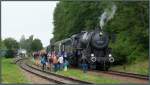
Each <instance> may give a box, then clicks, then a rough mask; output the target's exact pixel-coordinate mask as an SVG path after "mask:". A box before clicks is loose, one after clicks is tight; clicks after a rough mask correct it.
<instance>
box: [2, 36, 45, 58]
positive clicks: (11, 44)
mask: <svg viewBox="0 0 150 85" xmlns="http://www.w3.org/2000/svg"><path fill="white" fill-rule="evenodd" d="M18 49H25V50H27V52H28V54H30V53H32V52H33V51H38V50H41V49H43V45H42V42H41V40H40V39H38V38H35V39H33V35H31V36H30V37H29V38H28V39H25V36H24V35H22V37H21V39H20V41H19V42H17V41H16V40H15V39H14V38H11V37H9V38H6V39H4V40H3V41H1V42H0V50H3V51H4V50H5V51H6V55H5V57H14V52H16V51H17V50H18Z"/></svg>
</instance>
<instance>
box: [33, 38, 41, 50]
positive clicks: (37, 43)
mask: <svg viewBox="0 0 150 85" xmlns="http://www.w3.org/2000/svg"><path fill="white" fill-rule="evenodd" d="M42 48H43V46H42V43H41V40H39V39H34V40H33V42H32V43H31V50H32V51H38V50H41V49H42Z"/></svg>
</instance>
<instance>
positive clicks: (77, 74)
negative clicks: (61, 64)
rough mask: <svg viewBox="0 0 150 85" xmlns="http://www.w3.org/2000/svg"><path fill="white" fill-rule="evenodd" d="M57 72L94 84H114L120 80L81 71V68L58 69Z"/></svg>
mask: <svg viewBox="0 0 150 85" xmlns="http://www.w3.org/2000/svg"><path fill="white" fill-rule="evenodd" d="M57 74H60V75H63V76H67V77H73V78H77V79H80V80H83V81H88V82H93V83H96V84H110V83H111V84H116V83H121V81H118V80H115V79H112V78H110V77H105V76H100V75H96V74H89V73H88V74H87V73H83V72H82V71H81V70H76V69H69V70H68V71H66V72H65V71H59V72H58V73H57Z"/></svg>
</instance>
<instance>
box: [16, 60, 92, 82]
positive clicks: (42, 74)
mask: <svg viewBox="0 0 150 85" xmlns="http://www.w3.org/2000/svg"><path fill="white" fill-rule="evenodd" d="M16 63H17V64H18V65H19V66H20V67H21V68H22V69H24V70H26V71H28V72H30V73H32V74H35V75H37V76H40V77H42V78H44V79H46V80H49V81H52V82H54V83H56V84H92V83H90V82H86V81H81V80H77V79H72V78H68V77H64V76H61V75H57V74H54V73H49V72H46V71H42V70H41V69H38V68H35V67H32V66H30V65H28V64H26V63H25V61H24V60H23V59H20V60H17V62H16Z"/></svg>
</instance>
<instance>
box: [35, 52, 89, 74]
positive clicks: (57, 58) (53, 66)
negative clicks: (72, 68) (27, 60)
mask: <svg viewBox="0 0 150 85" xmlns="http://www.w3.org/2000/svg"><path fill="white" fill-rule="evenodd" d="M33 61H34V63H35V64H36V65H38V66H41V67H42V70H45V69H49V70H50V71H54V72H57V71H63V70H64V71H67V69H68V66H69V62H68V59H67V53H66V52H61V53H56V52H55V51H52V52H49V53H46V52H34V53H33ZM80 63H81V66H82V70H83V72H84V73H86V72H87V70H88V61H87V59H86V58H83V59H81V61H80Z"/></svg>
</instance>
